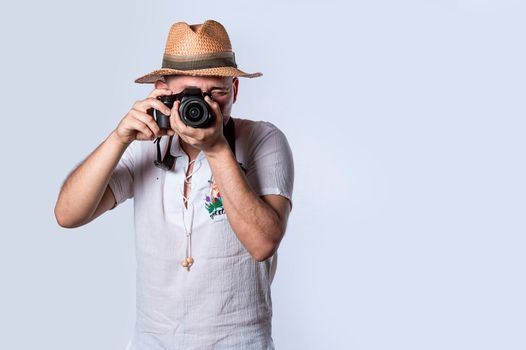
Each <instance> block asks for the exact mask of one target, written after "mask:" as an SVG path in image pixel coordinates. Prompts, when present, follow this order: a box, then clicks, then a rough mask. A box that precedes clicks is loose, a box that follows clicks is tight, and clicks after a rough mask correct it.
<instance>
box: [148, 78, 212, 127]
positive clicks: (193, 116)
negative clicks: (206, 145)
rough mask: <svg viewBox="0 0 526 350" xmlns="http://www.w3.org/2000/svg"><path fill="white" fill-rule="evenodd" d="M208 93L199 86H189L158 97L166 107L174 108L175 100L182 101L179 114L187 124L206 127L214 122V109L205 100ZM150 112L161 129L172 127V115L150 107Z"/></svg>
mask: <svg viewBox="0 0 526 350" xmlns="http://www.w3.org/2000/svg"><path fill="white" fill-rule="evenodd" d="M206 95H207V93H203V92H202V91H201V89H199V88H197V87H187V88H186V89H184V90H183V91H182V92H180V93H178V94H174V95H165V96H159V97H157V99H158V100H159V101H161V102H162V103H164V104H165V105H166V107H168V108H170V109H172V107H173V104H174V102H175V101H181V103H180V105H179V115H180V116H181V120H182V122H183V123H184V124H186V125H187V126H191V127H194V128H206V127H207V126H209V125H210V124H211V122H212V111H211V110H210V107H209V106H208V103H206V101H205V96H206ZM148 114H150V115H151V116H153V117H154V118H155V121H156V122H157V125H159V128H161V129H170V116H169V115H166V114H163V113H162V112H160V111H158V110H156V109H153V108H151V109H149V110H148Z"/></svg>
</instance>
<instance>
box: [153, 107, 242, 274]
mask: <svg viewBox="0 0 526 350" xmlns="http://www.w3.org/2000/svg"><path fill="white" fill-rule="evenodd" d="M223 134H224V135H225V138H226V139H227V141H228V144H229V146H230V149H231V150H232V153H233V154H234V157H235V156H236V146H235V143H236V133H235V127H234V119H233V118H232V117H229V118H228V122H227V123H226V125H225V126H224V128H223ZM172 138H173V136H170V140H169V143H168V151H167V153H166V155H165V158H168V156H170V159H167V160H166V161H165V160H163V161H162V162H161V161H160V159H161V158H160V157H161V156H160V146H159V144H157V158H158V162H157V163H159V164H161V163H167V164H165V166H164V167H163V166H160V165H158V164H157V163H156V166H160V167H161V168H162V169H164V170H169V169H171V168H172V167H173V166H174V165H175V159H174V158H173V156H171V154H170V152H169V149H170V145H171V143H172ZM195 161H196V159H194V160H192V161H190V162H188V165H187V167H186V168H185V169H184V174H185V178H184V183H183V185H182V186H181V187H180V188H179V190H180V192H181V195H182V197H183V205H184V208H183V210H182V217H183V220H182V221H183V227H184V231H185V234H186V252H185V258H184V260H182V261H181V266H182V267H183V268H186V269H187V271H190V267H192V265H193V264H194V262H195V259H194V257H193V256H192V228H193V223H194V204H193V203H191V202H190V201H189V198H188V197H186V196H185V195H184V189H183V188H184V185H185V184H189V183H190V181H188V179H190V178H191V177H192V175H193V174H194V172H195V171H196V170H199V168H200V167H201V166H199V167H198V168H197V169H195V168H194V167H192V173H191V174H190V175H186V173H187V172H188V168H189V167H190V165H191V164H192V163H194V165H195ZM199 165H201V161H199ZM239 165H240V166H241V169H242V170H243V171H245V172H246V170H245V169H244V168H243V166H242V165H241V163H239ZM208 183H209V186H210V187H209V192H210V198H211V197H212V193H213V183H214V175H213V174H212V175H211V176H210V180H208ZM188 204H190V206H188ZM187 212H189V213H190V229H188V227H187V226H186V219H185V214H186V213H187Z"/></svg>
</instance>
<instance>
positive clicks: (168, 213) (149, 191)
mask: <svg viewBox="0 0 526 350" xmlns="http://www.w3.org/2000/svg"><path fill="white" fill-rule="evenodd" d="M233 120H234V122H235V131H236V132H235V133H236V148H235V149H236V158H237V161H238V162H239V163H241V165H242V166H243V167H244V168H245V169H246V177H247V181H248V183H249V184H250V186H251V188H253V189H254V191H255V192H256V193H257V194H258V195H260V196H261V195H266V194H279V195H282V196H284V197H286V198H288V199H289V200H290V201H291V204H292V190H293V182H294V165H293V158H292V152H291V149H290V147H289V144H288V142H287V139H286V137H285V135H284V134H283V132H281V131H280V130H279V129H278V128H277V127H276V126H275V125H274V124H272V123H270V122H265V121H252V120H248V119H241V118H233ZM160 142H161V144H160V146H161V151H162V156H164V152H165V150H166V147H167V144H168V137H163V138H162V139H161V141H160ZM170 152H171V154H172V155H174V156H175V157H176V162H175V167H174V168H172V169H171V170H169V171H165V170H162V169H159V168H158V167H156V166H155V165H154V164H153V161H154V159H156V145H155V144H154V143H153V142H148V141H134V142H132V144H130V145H129V146H128V148H127V149H126V151H125V152H124V154H123V156H122V157H121V159H120V161H119V163H118V164H117V166H116V168H115V170H114V172H113V174H112V176H111V178H110V181H109V186H110V187H111V189H112V191H113V193H114V195H115V198H116V200H117V205H119V204H121V203H122V202H124V201H125V200H126V199H128V198H132V197H133V198H134V215H135V244H136V258H137V274H136V279H137V291H136V295H137V300H136V323H135V329H134V333H133V335H132V337H131V338H130V341H129V344H128V349H127V350H132V349H133V350H161V349H163V350H164V349H168V350H172V349H173V350H175V349H185V350H187V349H274V344H273V340H272V335H271V319H272V300H271V291H270V285H271V283H272V280H273V278H274V274H275V272H276V266H277V253H275V254H274V256H273V257H271V258H269V259H267V260H265V261H263V262H258V261H256V260H255V259H254V258H253V257H252V256H251V255H250V253H249V252H248V251H247V250H246V249H245V248H244V246H243V245H242V244H241V242H240V241H239V240H238V238H237V236H236V234H235V233H234V231H233V230H232V227H231V226H230V223H229V222H228V217H227V214H226V212H225V211H224V210H215V209H218V208H217V206H216V207H215V209H214V208H212V214H211V212H210V210H208V209H207V207H206V206H205V205H206V204H208V206H209V207H210V203H211V202H213V201H214V198H218V197H220V189H217V188H216V191H213V192H212V197H211V196H210V190H211V187H210V183H209V180H210V178H211V175H212V173H211V170H210V167H209V164H208V161H207V158H206V156H205V154H204V153H203V152H200V153H199V154H198V156H197V157H196V161H195V163H194V170H193V176H192V177H191V189H190V194H189V203H188V210H186V209H185V207H184V204H183V195H182V193H183V192H182V191H183V188H184V187H183V185H184V177H185V173H184V171H185V169H186V168H187V167H188V156H187V155H186V153H185V152H184V151H183V150H182V149H181V147H180V145H179V140H178V136H177V134H176V135H175V136H174V138H173V141H172V145H171V148H170ZM217 192H219V194H218V193H217ZM207 196H208V201H207ZM218 199H219V198H218ZM216 204H217V203H216ZM192 208H193V210H192ZM219 209H222V208H219ZM192 211H193V225H192V227H191V228H190V223H191V222H192ZM214 213H215V214H214ZM183 215H185V216H184V222H185V223H186V228H187V230H190V229H191V248H192V257H193V258H194V264H193V265H192V266H191V268H190V271H188V270H187V269H186V268H184V267H182V266H181V262H182V261H183V260H184V258H185V256H186V245H187V237H186V233H185V228H184V226H183Z"/></svg>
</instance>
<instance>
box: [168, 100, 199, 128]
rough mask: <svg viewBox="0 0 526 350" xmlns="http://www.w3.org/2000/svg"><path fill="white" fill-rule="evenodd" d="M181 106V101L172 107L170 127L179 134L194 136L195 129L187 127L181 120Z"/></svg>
mask: <svg viewBox="0 0 526 350" xmlns="http://www.w3.org/2000/svg"><path fill="white" fill-rule="evenodd" d="M180 105H181V102H180V101H175V102H174V105H173V107H172V114H171V115H170V126H171V127H172V129H174V130H175V131H177V133H178V134H181V133H183V134H185V135H187V136H190V137H191V136H192V135H193V134H194V133H195V130H194V128H192V127H190V126H188V125H186V124H185V123H183V121H182V120H181V115H180V114H179V106H180Z"/></svg>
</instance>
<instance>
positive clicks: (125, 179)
mask: <svg viewBox="0 0 526 350" xmlns="http://www.w3.org/2000/svg"><path fill="white" fill-rule="evenodd" d="M134 142H135V141H134ZM133 146H134V143H132V144H130V145H129V146H128V147H127V148H126V150H125V151H124V153H123V154H122V156H121V159H120V160H119V162H118V163H117V165H116V166H115V169H114V170H113V173H112V174H111V176H110V180H109V182H108V185H109V186H110V188H111V190H112V192H113V195H114V196H115V201H116V203H115V206H114V207H113V208H111V209H110V210H112V209H114V208H115V207H117V206H118V205H119V204H121V203H122V202H124V201H125V200H126V199H128V198H132V197H133V173H134V164H135V161H134V147H133Z"/></svg>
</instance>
